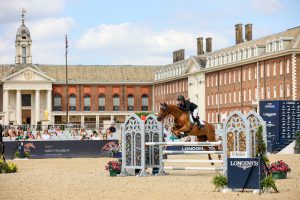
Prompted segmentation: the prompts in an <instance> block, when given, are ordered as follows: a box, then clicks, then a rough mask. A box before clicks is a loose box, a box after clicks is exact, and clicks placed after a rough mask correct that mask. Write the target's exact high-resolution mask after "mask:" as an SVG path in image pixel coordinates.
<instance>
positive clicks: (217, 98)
mask: <svg viewBox="0 0 300 200" xmlns="http://www.w3.org/2000/svg"><path fill="white" fill-rule="evenodd" d="M216 105H219V95H218V94H216Z"/></svg>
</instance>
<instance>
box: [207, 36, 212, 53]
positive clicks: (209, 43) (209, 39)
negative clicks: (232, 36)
mask: <svg viewBox="0 0 300 200" xmlns="http://www.w3.org/2000/svg"><path fill="white" fill-rule="evenodd" d="M211 43H212V38H211V37H208V38H206V53H209V52H211V51H212V44H211Z"/></svg>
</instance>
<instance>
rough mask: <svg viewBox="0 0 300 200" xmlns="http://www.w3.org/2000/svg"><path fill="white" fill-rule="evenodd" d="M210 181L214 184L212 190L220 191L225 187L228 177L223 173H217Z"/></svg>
mask: <svg viewBox="0 0 300 200" xmlns="http://www.w3.org/2000/svg"><path fill="white" fill-rule="evenodd" d="M212 183H213V184H214V186H215V190H214V191H216V190H218V191H219V192H220V191H222V189H224V188H225V187H227V184H228V179H227V177H226V176H224V175H223V174H218V175H216V176H215V177H214V178H213V180H212Z"/></svg>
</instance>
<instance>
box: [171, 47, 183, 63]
mask: <svg viewBox="0 0 300 200" xmlns="http://www.w3.org/2000/svg"><path fill="white" fill-rule="evenodd" d="M181 60H184V49H179V50H177V51H174V52H173V63H175V62H178V61H181Z"/></svg>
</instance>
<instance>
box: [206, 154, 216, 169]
mask: <svg viewBox="0 0 300 200" xmlns="http://www.w3.org/2000/svg"><path fill="white" fill-rule="evenodd" d="M207 155H208V160H212V158H211V155H210V154H207ZM210 164H211V165H212V166H214V164H215V163H213V162H211V163H210Z"/></svg>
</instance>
